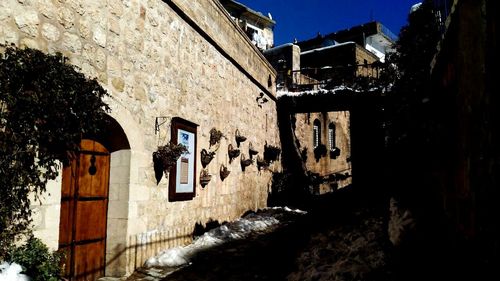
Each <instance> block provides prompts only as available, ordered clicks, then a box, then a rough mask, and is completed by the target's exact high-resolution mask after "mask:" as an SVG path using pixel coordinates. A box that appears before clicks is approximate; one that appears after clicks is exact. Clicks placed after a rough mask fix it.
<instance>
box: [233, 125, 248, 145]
mask: <svg viewBox="0 0 500 281" xmlns="http://www.w3.org/2000/svg"><path fill="white" fill-rule="evenodd" d="M235 135H236V146H238V147H240V143H242V142H244V141H246V140H247V138H246V137H244V136H242V135H240V131H239V130H238V129H236V132H235Z"/></svg>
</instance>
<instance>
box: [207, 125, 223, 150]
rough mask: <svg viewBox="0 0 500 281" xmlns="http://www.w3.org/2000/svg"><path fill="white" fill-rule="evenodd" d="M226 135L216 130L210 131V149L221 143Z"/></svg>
mask: <svg viewBox="0 0 500 281" xmlns="http://www.w3.org/2000/svg"><path fill="white" fill-rule="evenodd" d="M223 136H224V135H223V134H222V132H221V131H219V130H217V129H216V128H212V129H211V130H210V141H209V142H210V147H212V146H214V145H216V144H218V143H220V139H221V138H222V137H223Z"/></svg>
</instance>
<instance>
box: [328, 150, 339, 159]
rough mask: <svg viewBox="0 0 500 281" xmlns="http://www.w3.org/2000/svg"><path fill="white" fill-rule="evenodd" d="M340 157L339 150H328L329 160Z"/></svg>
mask: <svg viewBox="0 0 500 281" xmlns="http://www.w3.org/2000/svg"><path fill="white" fill-rule="evenodd" d="M339 155H340V148H338V147H334V148H333V149H331V150H330V158H331V159H336V158H337V157H339Z"/></svg>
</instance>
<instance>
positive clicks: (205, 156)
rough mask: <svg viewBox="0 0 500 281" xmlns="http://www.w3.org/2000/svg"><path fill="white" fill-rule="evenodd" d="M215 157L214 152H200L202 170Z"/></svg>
mask: <svg viewBox="0 0 500 281" xmlns="http://www.w3.org/2000/svg"><path fill="white" fill-rule="evenodd" d="M214 157H215V152H213V151H210V152H208V151H207V150H206V149H202V150H201V165H202V166H203V168H205V167H207V165H208V164H210V162H211V161H212V159H214Z"/></svg>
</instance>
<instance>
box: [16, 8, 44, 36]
mask: <svg viewBox="0 0 500 281" xmlns="http://www.w3.org/2000/svg"><path fill="white" fill-rule="evenodd" d="M14 20H15V22H16V25H17V27H18V28H19V29H20V30H21V31H22V32H24V33H26V34H27V35H29V36H31V37H37V36H38V25H39V23H40V19H39V18H38V13H37V12H36V11H35V10H24V11H23V12H22V13H19V14H17V15H16V16H15V17H14Z"/></svg>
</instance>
